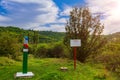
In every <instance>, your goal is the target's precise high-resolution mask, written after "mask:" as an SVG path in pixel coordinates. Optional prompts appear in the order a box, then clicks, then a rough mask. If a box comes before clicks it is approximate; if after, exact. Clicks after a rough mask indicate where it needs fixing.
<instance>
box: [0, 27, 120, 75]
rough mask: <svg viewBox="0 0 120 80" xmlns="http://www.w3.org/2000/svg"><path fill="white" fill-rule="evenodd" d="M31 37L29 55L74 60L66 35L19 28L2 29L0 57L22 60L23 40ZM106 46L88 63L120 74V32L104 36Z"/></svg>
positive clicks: (89, 59) (0, 34)
mask: <svg viewBox="0 0 120 80" xmlns="http://www.w3.org/2000/svg"><path fill="white" fill-rule="evenodd" d="M26 35H27V36H28V37H29V54H31V55H33V56H34V57H36V58H69V59H72V57H73V54H72V48H68V47H66V46H65V45H64V37H65V35H66V34H65V33H61V32H52V31H34V30H24V29H20V28H18V27H12V26H8V27H4V26H1V27H0V56H1V57H3V56H4V57H8V58H11V59H14V60H17V61H21V60H22V57H21V56H22V49H23V38H24V36H26ZM103 36H104V37H106V40H107V43H106V45H105V46H104V47H103V48H102V49H100V51H99V52H100V53H98V54H97V55H96V56H94V57H92V56H90V57H88V58H87V60H86V62H92V63H101V64H104V65H106V67H105V68H106V69H108V70H110V71H113V72H115V73H119V72H120V32H117V33H113V34H109V35H103ZM119 75H120V74H119Z"/></svg>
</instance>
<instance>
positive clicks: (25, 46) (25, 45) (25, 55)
mask: <svg viewBox="0 0 120 80" xmlns="http://www.w3.org/2000/svg"><path fill="white" fill-rule="evenodd" d="M27 63H28V37H27V36H25V38H24V45H23V74H26V73H27Z"/></svg>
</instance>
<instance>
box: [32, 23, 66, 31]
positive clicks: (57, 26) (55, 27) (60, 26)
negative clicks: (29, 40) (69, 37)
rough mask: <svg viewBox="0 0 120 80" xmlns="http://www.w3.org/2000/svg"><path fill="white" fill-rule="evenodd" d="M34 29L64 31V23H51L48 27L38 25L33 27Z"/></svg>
mask: <svg viewBox="0 0 120 80" xmlns="http://www.w3.org/2000/svg"><path fill="white" fill-rule="evenodd" d="M34 30H40V31H55V32H65V25H64V24H53V25H50V26H49V27H46V26H40V27H37V28H35V29H34Z"/></svg>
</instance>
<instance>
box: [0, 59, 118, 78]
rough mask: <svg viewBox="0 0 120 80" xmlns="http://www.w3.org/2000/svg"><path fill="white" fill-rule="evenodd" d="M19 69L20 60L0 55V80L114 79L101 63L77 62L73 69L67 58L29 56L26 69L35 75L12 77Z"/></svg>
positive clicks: (20, 69) (20, 65) (71, 62)
mask: <svg viewBox="0 0 120 80" xmlns="http://www.w3.org/2000/svg"><path fill="white" fill-rule="evenodd" d="M62 66H65V67H68V71H61V70H60V67H62ZM21 71H22V61H14V60H11V59H8V58H5V57H0V80H116V79H115V77H114V76H113V75H112V74H111V73H110V72H108V71H107V70H105V69H104V67H103V66H102V65H95V64H88V63H87V64H82V63H79V62H77V69H76V70H74V68H73V61H72V60H68V59H56V58H45V59H36V58H30V59H29V62H28V71H32V72H33V73H34V74H35V76H34V77H32V78H14V75H15V73H16V72H21Z"/></svg>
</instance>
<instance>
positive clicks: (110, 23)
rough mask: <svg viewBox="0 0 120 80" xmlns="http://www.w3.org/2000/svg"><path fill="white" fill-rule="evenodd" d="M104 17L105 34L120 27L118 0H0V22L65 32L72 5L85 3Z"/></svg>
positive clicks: (3, 24) (27, 27)
mask: <svg viewBox="0 0 120 80" xmlns="http://www.w3.org/2000/svg"><path fill="white" fill-rule="evenodd" d="M86 4H87V6H89V7H90V9H91V12H92V13H96V12H101V13H103V15H104V16H106V17H105V18H103V19H102V20H101V22H102V23H103V24H104V25H105V30H104V33H105V34H109V33H113V32H118V31H120V19H119V18H118V17H119V14H120V1H119V0H109V1H108V0H107V1H104V2H103V1H102V0H0V26H16V27H20V28H24V29H35V30H51V31H58V32H64V31H65V24H66V20H68V19H69V12H70V11H71V10H72V7H75V6H80V5H86Z"/></svg>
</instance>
